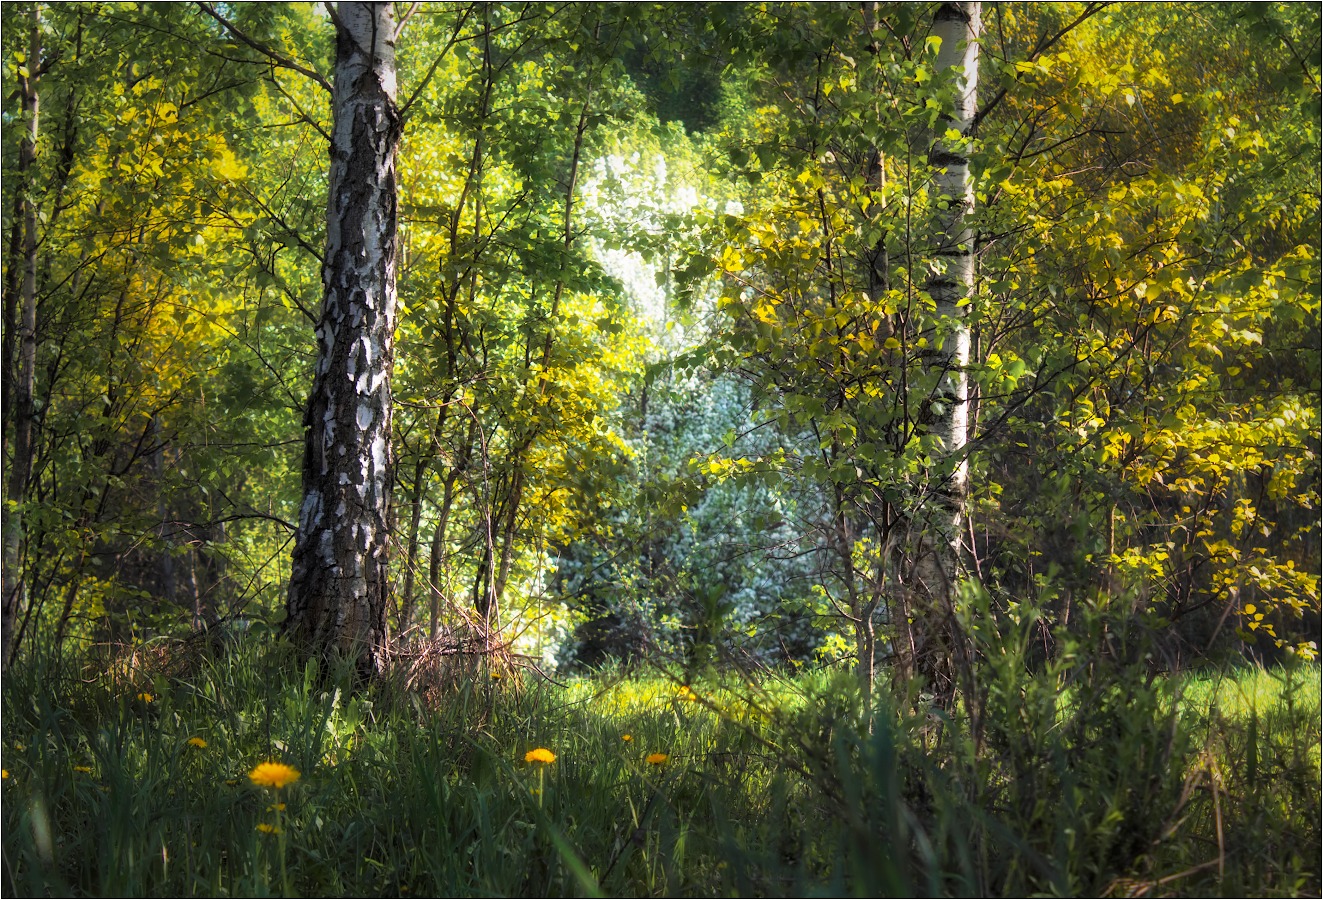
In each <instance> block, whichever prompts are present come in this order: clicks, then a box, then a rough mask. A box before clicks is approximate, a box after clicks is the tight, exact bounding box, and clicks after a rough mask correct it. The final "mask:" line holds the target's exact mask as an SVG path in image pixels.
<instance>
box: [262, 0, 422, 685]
mask: <svg viewBox="0 0 1323 900" xmlns="http://www.w3.org/2000/svg"><path fill="white" fill-rule="evenodd" d="M334 18H335V20H336V66H335V91H334V94H333V99H332V103H333V109H334V116H335V125H334V130H333V132H332V144H331V171H330V191H329V197H328V200H327V234H326V254H325V257H324V258H325V263H324V265H323V269H322V285H323V299H322V311H321V319H320V322H319V323H318V325H317V332H316V333H317V344H318V357H317V368H316V372H315V375H314V380H313V388H312V395H311V397H310V398H309V401H308V409H307V413H306V415H305V417H304V423H303V424H304V429H305V444H304V457H303V504H302V506H301V508H300V511H299V528H298V533H297V536H296V539H295V546H294V555H293V569H292V572H291V575H290V585H289V597H288V601H287V610H288V617H287V619H286V622H285V633H286V634H287V635H288V636H289V637H291V638H292V639H293V640H294V642H295V643H296V644H297V645H298V646H299V647H300V648H301V649H302V651H303V652H304V653H305V655H308V656H318V657H321V658H322V659H325V660H328V661H329V660H332V659H334V658H337V657H341V658H343V657H351V658H354V659H355V660H356V661H357V662H356V665H357V668H358V671H359V673H360V675H362V676H364V677H366V678H370V677H373V676H375V675H376V674H378V673H379V672H380V671H381V667H382V664H383V661H384V659H383V657H384V652H385V646H386V608H387V601H388V598H389V593H390V584H389V580H388V573H387V562H388V549H389V542H390V528H391V522H390V497H391V489H392V486H393V481H394V472H393V468H394V459H393V454H392V450H391V442H390V437H391V407H392V403H391V385H390V379H391V370H392V368H393V365H394V358H395V345H394V339H395V338H394V335H395V318H396V295H395V274H396V260H395V235H396V203H397V194H396V172H395V168H396V150H397V147H398V144H399V138H400V130H401V127H400V116H399V110H398V108H397V107H396V99H395V98H396V80H395V23H394V17H393V12H392V5H391V4H390V3H341V4H339V5H338V8H337V15H336V16H335V17H334Z"/></svg>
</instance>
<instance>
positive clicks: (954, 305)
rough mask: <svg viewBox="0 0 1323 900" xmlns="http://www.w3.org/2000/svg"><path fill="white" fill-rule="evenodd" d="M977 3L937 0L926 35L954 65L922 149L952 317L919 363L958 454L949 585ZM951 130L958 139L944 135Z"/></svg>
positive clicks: (945, 495) (935, 289) (961, 425)
mask: <svg viewBox="0 0 1323 900" xmlns="http://www.w3.org/2000/svg"><path fill="white" fill-rule="evenodd" d="M979 7H980V4H979V3H943V4H942V5H941V7H939V8H938V10H937V16H936V18H935V20H934V22H933V34H934V35H936V36H938V37H940V38H941V39H942V44H941V48H940V49H939V50H938V53H937V69H938V71H939V72H940V71H944V70H946V69H955V70H956V72H957V74H956V78H957V87H956V96H955V105H954V108H953V109H952V110H950V111H949V112H948V113H947V114H946V115H944V116H943V117H942V119H941V120H939V122H938V133H937V135H936V138H935V140H934V141H933V145H932V149H931V151H930V153H929V162H930V163H931V164H932V165H933V166H934V167H935V168H936V173H935V174H934V176H933V182H934V188H935V191H934V193H935V194H937V195H938V196H942V197H947V198H949V200H948V203H947V207H946V209H945V210H944V211H942V212H941V213H939V219H938V236H937V248H936V252H935V254H934V256H935V260H934V263H935V264H934V265H933V267H932V270H931V274H930V276H929V278H928V284H927V290H928V294H929V295H930V296H931V297H932V298H933V302H934V303H936V305H937V315H938V317H939V318H940V319H943V320H945V321H947V322H950V323H951V328H950V333H949V334H948V335H947V337H946V339H945V340H944V341H942V344H941V348H940V349H939V350H935V351H934V352H932V353H931V354H930V355H929V357H928V359H927V360H926V362H927V363H928V365H929V366H931V367H933V368H935V369H938V370H940V371H941V372H943V373H944V374H943V376H942V379H941V382H940V384H939V386H938V390H937V396H936V398H935V400H936V403H935V404H934V406H935V408H936V409H937V414H936V417H935V418H936V422H935V429H936V431H937V433H938V435H939V436H940V437H941V438H942V445H943V452H944V453H945V454H946V456H947V457H948V458H950V457H954V458H956V459H957V460H958V461H957V462H956V464H955V467H954V469H953V471H952V473H951V476H950V478H949V479H947V481H946V483H945V485H944V486H943V488H942V490H940V491H939V492H938V495H937V507H938V514H937V516H936V517H935V521H934V524H935V525H936V530H937V531H938V532H939V542H940V546H939V547H938V548H937V550H936V553H937V556H938V558H939V559H940V562H941V570H942V577H943V578H944V579H945V580H946V586H945V590H947V591H949V589H950V587H951V585H952V584H954V582H955V578H956V575H957V571H958V568H959V562H960V548H961V546H962V537H961V535H962V532H963V530H964V505H965V496H966V494H967V492H968V478H969V467H968V464H967V463H966V461H965V460H964V458H963V457H964V451H965V444H966V443H967V442H968V438H969V435H968V424H969V419H968V416H969V378H968V375H967V372H966V369H967V368H968V366H969V326H968V325H966V324H965V306H964V301H966V300H967V299H968V297H969V295H970V292H971V291H972V290H973V286H974V232H973V230H972V229H971V227H970V225H969V216H970V214H971V213H972V212H973V209H974V182H973V179H971V178H970V176H969V156H968V151H967V149H966V148H965V146H964V143H963V140H962V139H963V137H964V136H965V135H967V134H968V132H969V127H970V125H971V124H972V123H973V121H974V112H975V99H976V96H977V87H978V43H977V41H978V37H979V25H980V9H979ZM950 129H954V130H956V131H958V132H959V133H960V135H961V139H948V138H947V133H948V132H949V130H950Z"/></svg>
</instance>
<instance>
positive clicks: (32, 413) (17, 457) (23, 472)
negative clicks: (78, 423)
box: [0, 4, 41, 668]
mask: <svg viewBox="0 0 1323 900" xmlns="http://www.w3.org/2000/svg"><path fill="white" fill-rule="evenodd" d="M40 61H41V6H40V4H34V5H33V7H32V21H31V26H30V32H29V36H28V56H27V65H28V71H29V72H30V73H31V74H29V75H28V76H27V77H26V78H23V79H22V81H21V82H20V86H19V92H20V95H21V96H22V101H23V112H24V114H25V115H26V116H27V117H28V121H27V134H26V135H24V138H23V143H22V145H21V146H20V147H19V173H20V174H19V178H20V180H21V186H20V188H19V190H20V192H21V194H22V212H23V244H22V246H23V282H22V286H21V287H20V289H19V303H20V307H21V309H20V313H19V322H18V323H17V324H18V360H17V365H16V366H15V373H14V374H15V378H14V384H13V385H12V386H11V391H12V393H11V394H10V397H11V398H12V401H13V409H12V410H5V412H6V414H9V415H11V417H12V421H13V423H14V424H13V438H12V440H11V441H10V442H9V446H8V447H6V448H5V449H6V450H9V451H10V453H11V455H10V458H9V460H8V462H9V466H10V468H9V480H8V483H7V484H6V485H5V504H4V524H3V527H2V528H0V531H3V534H4V539H3V540H4V557H3V561H2V562H0V566H3V575H0V585H2V586H0V592H2V593H3V612H2V613H0V668H7V667H8V666H9V660H10V657H11V656H12V654H13V652H14V643H15V641H14V625H15V624H16V623H17V621H18V616H19V612H20V611H21V610H22V608H23V601H24V594H25V584H24V581H23V565H22V548H23V504H24V503H25V502H26V501H27V493H28V482H29V481H30V480H31V477H32V457H33V446H34V437H35V426H36V407H35V405H34V403H33V394H34V392H35V388H36V373H37V206H36V201H35V199H34V194H35V189H34V185H33V182H34V180H35V177H36V163H37V137H38V135H39V133H40V132H39V127H38V125H39V117H38V114H39V112H40V107H39V95H38V93H37V71H38V67H39V65H40Z"/></svg>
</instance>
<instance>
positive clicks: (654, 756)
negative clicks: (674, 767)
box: [647, 753, 671, 766]
mask: <svg viewBox="0 0 1323 900" xmlns="http://www.w3.org/2000/svg"><path fill="white" fill-rule="evenodd" d="M670 758H671V757H670V756H669V755H667V754H665V753H649V754H648V760H647V762H648V765H650V766H660V765H661V764H662V763H664V762H666V760H668V759H670Z"/></svg>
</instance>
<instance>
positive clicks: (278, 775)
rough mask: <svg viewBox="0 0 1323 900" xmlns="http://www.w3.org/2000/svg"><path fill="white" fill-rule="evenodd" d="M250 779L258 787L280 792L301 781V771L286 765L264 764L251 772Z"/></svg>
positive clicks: (276, 763)
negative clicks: (288, 785)
mask: <svg viewBox="0 0 1323 900" xmlns="http://www.w3.org/2000/svg"><path fill="white" fill-rule="evenodd" d="M248 777H249V779H251V780H252V782H253V784H255V785H257V786H258V787H265V788H275V789H276V790H280V789H281V788H283V787H284V786H285V785H287V784H293V783H294V782H296V781H298V780H299V770H298V769H296V768H294V767H293V766H287V765H285V764H284V763H278V762H264V763H262V764H261V765H259V766H258V767H257V768H255V769H253V771H251V772H249V773H248Z"/></svg>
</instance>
